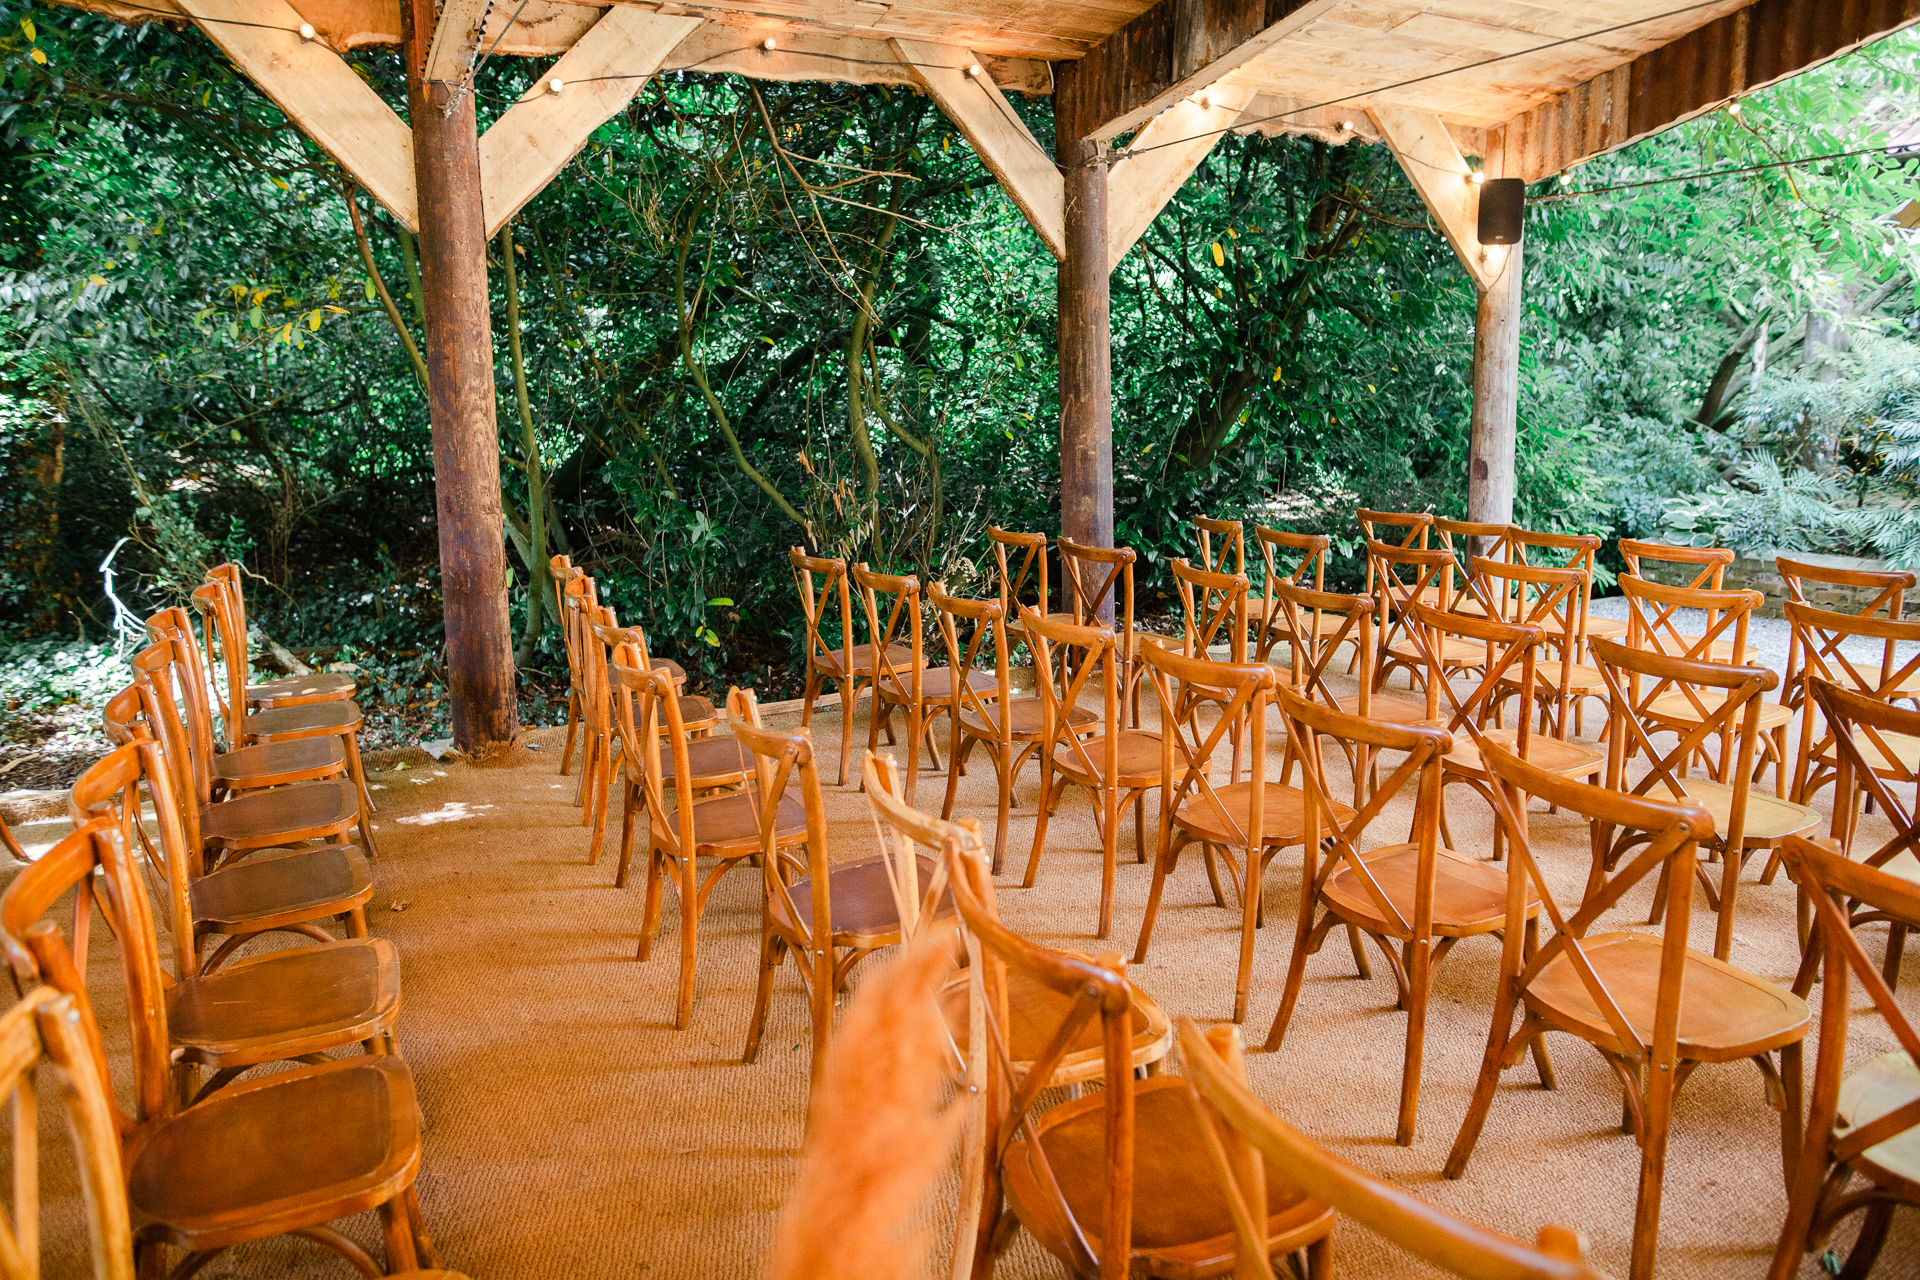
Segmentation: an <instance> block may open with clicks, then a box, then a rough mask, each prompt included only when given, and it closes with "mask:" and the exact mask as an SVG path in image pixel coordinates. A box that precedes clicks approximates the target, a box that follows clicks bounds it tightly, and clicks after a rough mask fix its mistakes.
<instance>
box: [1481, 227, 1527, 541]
mask: <svg viewBox="0 0 1920 1280" xmlns="http://www.w3.org/2000/svg"><path fill="white" fill-rule="evenodd" d="M1488 252H1489V254H1493V253H1498V254H1501V255H1503V256H1504V257H1505V259H1506V261H1505V263H1504V264H1503V268H1502V270H1501V272H1500V274H1499V276H1497V277H1496V278H1495V279H1494V281H1493V283H1492V284H1491V285H1490V286H1488V287H1486V288H1482V289H1479V290H1478V292H1479V295H1480V302H1479V305H1478V307H1476V308H1475V310H1474V314H1473V433H1472V438H1471V441H1470V443H1469V444H1468V447H1467V467H1468V470H1467V519H1469V520H1475V521H1485V522H1488V523H1492V524H1505V523H1507V522H1508V521H1511V520H1512V519H1513V490H1514V460H1513V452H1514V433H1515V430H1516V422H1517V415H1518V411H1519V404H1520V317H1521V313H1522V310H1523V302H1522V299H1521V295H1520V246H1519V245H1517V244H1516V245H1513V246H1512V247H1510V248H1497V249H1490V250H1489V251H1488Z"/></svg>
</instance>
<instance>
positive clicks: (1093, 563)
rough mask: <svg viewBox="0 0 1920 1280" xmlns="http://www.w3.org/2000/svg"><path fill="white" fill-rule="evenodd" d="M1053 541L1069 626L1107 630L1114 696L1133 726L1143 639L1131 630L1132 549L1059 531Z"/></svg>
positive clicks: (1136, 724)
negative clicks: (1114, 665)
mask: <svg viewBox="0 0 1920 1280" xmlns="http://www.w3.org/2000/svg"><path fill="white" fill-rule="evenodd" d="M1054 545H1055V546H1056V547H1057V548H1058V549H1059V551H1060V577H1061V578H1062V579H1063V580H1064V581H1065V583H1066V586H1067V594H1068V597H1069V601H1070V603H1071V606H1072V610H1073V624H1074V625H1075V626H1081V627H1110V628H1112V630H1113V635H1114V657H1115V660H1116V661H1117V662H1118V664H1119V674H1120V696H1121V697H1123V698H1125V699H1126V701H1127V705H1128V707H1129V709H1130V713H1131V716H1132V720H1131V723H1132V725H1133V727H1134V728H1136V729H1137V728H1139V727H1140V646H1141V645H1142V644H1144V643H1146V639H1147V638H1146V636H1145V635H1144V634H1143V633H1141V632H1137V631H1135V630H1134V629H1133V562H1134V554H1133V548H1132V547H1090V546H1085V545H1083V544H1081V543H1078V542H1075V541H1074V540H1073V539H1072V538H1069V537H1066V536H1065V535H1064V534H1063V535H1062V536H1061V537H1060V539H1059V541H1058V542H1056V543H1055V544H1054Z"/></svg>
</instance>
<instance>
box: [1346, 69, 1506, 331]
mask: <svg viewBox="0 0 1920 1280" xmlns="http://www.w3.org/2000/svg"><path fill="white" fill-rule="evenodd" d="M1367 115H1368V116H1369V117H1370V118H1371V119H1372V120H1373V123H1374V125H1375V126H1376V127H1377V128H1378V129H1379V130H1380V136H1381V137H1383V138H1385V139H1386V141H1387V145H1388V146H1390V147H1392V148H1393V154H1394V157H1395V158H1396V159H1397V160H1399V161H1400V167H1401V169H1403V170H1405V171H1406V175H1407V178H1408V180H1409V181H1410V182H1412V183H1413V189H1414V190H1415V191H1418V192H1419V193H1420V199H1421V200H1422V201H1423V202H1424V203H1425V204H1426V206H1427V210H1428V212H1430V213H1432V214H1433V220H1434V221H1435V222H1437V223H1439V224H1440V231H1441V233H1442V234H1444V235H1445V236H1446V237H1447V243H1448V244H1450V245H1452V246H1453V252H1454V254H1455V255H1456V256H1457V257H1458V258H1459V259H1460V263H1461V265H1462V266H1464V267H1466V269H1467V274H1469V275H1471V276H1472V277H1473V283H1474V284H1475V285H1476V286H1477V287H1478V288H1479V290H1480V292H1481V293H1483V294H1484V293H1486V292H1487V291H1488V290H1490V289H1492V288H1493V286H1494V284H1495V283H1496V282H1497V281H1498V280H1499V279H1500V275H1501V273H1502V271H1504V270H1505V268H1506V264H1507V255H1508V254H1509V253H1511V252H1512V250H1511V249H1509V248H1507V247H1505V246H1502V245H1483V244H1481V243H1480V188H1479V187H1477V186H1475V185H1474V184H1473V181H1472V176H1473V170H1472V168H1471V167H1470V166H1469V165H1468V164H1467V158H1466V157H1465V156H1463V155H1461V154H1460V148H1459V147H1458V146H1457V145H1455V143H1454V141H1453V135H1452V134H1450V133H1448V132H1447V126H1446V124H1445V123H1444V122H1443V121H1442V120H1441V119H1440V117H1439V116H1436V115H1433V114H1431V113H1429V112H1425V111H1407V110H1403V109H1402V108H1399V107H1369V108H1367ZM1496 172H1497V170H1496Z"/></svg>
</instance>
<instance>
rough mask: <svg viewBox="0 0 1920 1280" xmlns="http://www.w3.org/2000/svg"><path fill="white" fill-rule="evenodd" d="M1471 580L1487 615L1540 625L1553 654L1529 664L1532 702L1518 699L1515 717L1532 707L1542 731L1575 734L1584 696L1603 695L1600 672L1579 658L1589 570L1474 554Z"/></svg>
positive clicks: (1510, 691) (1510, 689) (1507, 688)
mask: <svg viewBox="0 0 1920 1280" xmlns="http://www.w3.org/2000/svg"><path fill="white" fill-rule="evenodd" d="M1593 541H1595V542H1598V541H1599V539H1597V538H1596V539H1594V540H1593ZM1472 581H1473V583H1474V585H1475V590H1476V591H1477V592H1479V593H1480V598H1481V600H1482V603H1483V604H1484V605H1485V606H1486V609H1487V611H1488V612H1489V613H1490V614H1491V615H1492V616H1494V617H1499V618H1504V619H1506V620H1507V621H1508V622H1516V623H1523V624H1526V625H1529V626H1536V627H1539V628H1540V637H1541V643H1542V645H1543V646H1544V647H1546V648H1548V649H1550V650H1552V652H1553V653H1554V654H1555V655H1557V656H1553V657H1548V656H1546V655H1545V654H1542V655H1541V656H1540V657H1539V658H1538V659H1537V660H1536V661H1535V662H1534V680H1535V682H1536V683H1535V686H1534V695H1535V699H1536V701H1535V702H1534V703H1529V702H1526V701H1524V700H1523V701H1522V702H1521V703H1520V715H1521V716H1523V717H1524V716H1531V715H1532V714H1533V713H1534V711H1535V709H1536V706H1537V708H1538V710H1539V713H1540V729H1541V732H1543V733H1547V734H1551V735H1552V736H1553V737H1556V738H1559V739H1562V740H1563V741H1564V740H1565V739H1567V738H1569V737H1570V736H1572V735H1574V734H1577V733H1578V732H1579V731H1580V728H1581V712H1582V710H1584V709H1585V707H1586V700H1587V699H1588V698H1601V699H1604V698H1605V697H1606V686H1605V685H1604V684H1603V683H1601V680H1600V673H1599V672H1598V671H1596V670H1595V669H1594V668H1593V667H1591V666H1590V665H1588V664H1587V663H1586V662H1584V661H1582V659H1583V658H1584V657H1585V656H1586V650H1587V630H1586V623H1587V593H1588V591H1589V590H1590V589H1591V587H1592V585H1593V578H1592V576H1591V573H1590V572H1589V570H1587V569H1586V568H1584V567H1581V566H1578V565H1576V566H1574V567H1571V568H1559V569H1556V568H1550V567H1546V566H1541V565H1530V564H1526V563H1524V562H1519V561H1515V562H1511V563H1509V562H1506V561H1498V560H1485V559H1481V558H1479V557H1475V558H1474V560H1473V561H1472ZM1518 693H1519V690H1518V689H1517V688H1515V687H1514V686H1513V685H1512V684H1511V683H1503V685H1502V688H1501V695H1502V696H1506V695H1517V694H1518ZM1569 712H1572V714H1571V715H1569V714H1568V713H1569Z"/></svg>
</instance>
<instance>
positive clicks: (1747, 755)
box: [1593, 636, 1780, 839]
mask: <svg viewBox="0 0 1920 1280" xmlns="http://www.w3.org/2000/svg"><path fill="white" fill-rule="evenodd" d="M1593 661H1594V665H1595V666H1597V667H1598V668H1599V669H1600V678H1601V679H1602V680H1604V681H1606V685H1607V705H1608V709H1609V710H1608V714H1609V728H1608V730H1607V785H1608V786H1609V787H1611V788H1613V789H1614V790H1615V791H1629V790H1630V792H1631V794H1633V795H1637V796H1642V795H1649V794H1659V795H1660V797H1661V798H1669V797H1670V798H1672V799H1675V800H1684V799H1686V798H1687V797H1688V796H1689V795H1690V794H1692V793H1691V792H1689V791H1688V789H1687V784H1686V774H1687V766H1688V764H1689V763H1690V762H1691V761H1692V760H1693V758H1694V757H1695V756H1696V755H1697V754H1700V753H1703V752H1704V751H1706V749H1707V744H1708V743H1709V742H1711V741H1712V740H1714V739H1715V738H1718V739H1719V741H1720V744H1721V749H1720V750H1721V771H1720V772H1721V776H1722V777H1725V778H1728V779H1729V783H1730V785H1731V786H1732V789H1733V796H1732V807H1731V808H1730V810H1729V811H1728V816H1727V830H1726V831H1723V832H1720V833H1719V834H1720V835H1722V836H1725V837H1727V838H1729V839H1731V838H1732V836H1733V835H1737V834H1738V833H1740V832H1744V831H1745V830H1746V811H1747V794H1748V788H1749V787H1750V786H1751V784H1752V782H1753V756H1754V751H1755V749H1756V746H1757V744H1758V742H1759V738H1760V711H1761V695H1762V694H1764V693H1766V691H1767V690H1769V689H1771V688H1773V687H1774V685H1775V684H1776V683H1778V681H1779V679H1780V677H1778V676H1776V675H1775V674H1774V673H1773V672H1771V671H1769V670H1767V668H1765V667H1736V666H1733V665H1731V664H1729V663H1724V662H1702V661H1700V660H1698V659H1695V658H1672V657H1668V656H1667V655H1665V654H1663V653H1655V652H1653V651H1652V650H1648V649H1636V648H1634V647H1633V646H1632V645H1626V644H1621V643H1620V642H1619V641H1617V640H1613V639H1610V638H1608V637H1605V636H1597V637H1595V638H1594V640H1593ZM1702 690H1712V691H1714V692H1713V694H1712V696H1710V697H1709V696H1703V695H1702V693H1701V691H1702ZM1675 694H1679V695H1680V696H1681V697H1683V698H1685V699H1686V703H1687V708H1688V711H1689V712H1690V717H1689V718H1690V720H1691V721H1692V723H1690V724H1688V725H1686V726H1685V727H1684V728H1680V727H1676V725H1675V724H1674V722H1673V721H1672V719H1671V718H1662V717H1657V716H1655V715H1654V714H1653V707H1654V704H1655V703H1658V702H1661V701H1663V700H1665V699H1669V698H1672V697H1673V696H1674V695H1675ZM1736 721H1738V723H1737V724H1736V723H1735V722H1736ZM1656 733H1673V734H1674V735H1675V736H1676V737H1677V738H1678V741H1677V742H1676V743H1675V744H1674V746H1672V747H1671V748H1669V749H1667V750H1665V751H1662V750H1660V749H1659V748H1658V747H1656V746H1655V745H1654V740H1653V735H1654V734H1656ZM1736 743H1737V744H1738V746H1737V752H1738V760H1737V762H1736V763H1735V764H1734V766H1733V769H1732V772H1731V773H1728V772H1727V769H1726V764H1727V761H1728V760H1729V759H1731V758H1732V757H1733V755H1734V754H1735V751H1736V746H1735V744H1736ZM1642 753H1644V754H1645V755H1646V757H1647V760H1648V762H1649V763H1650V764H1651V766H1652V767H1651V768H1649V769H1648V770H1647V772H1646V775H1645V776H1644V777H1642V778H1641V779H1640V781H1639V782H1638V783H1636V784H1634V785H1633V786H1632V787H1631V788H1630V789H1629V787H1628V785H1627V764H1628V762H1629V761H1631V760H1632V759H1633V758H1634V756H1635V755H1637V754H1642ZM1656 787H1664V788H1665V791H1664V792H1663V793H1656V792H1655V788H1656Z"/></svg>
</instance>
